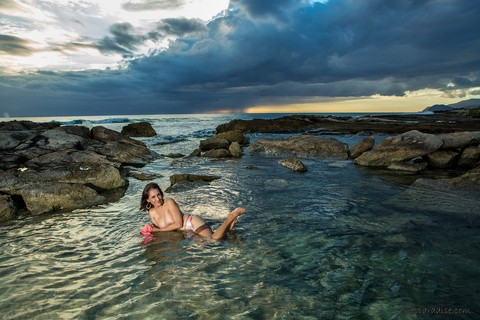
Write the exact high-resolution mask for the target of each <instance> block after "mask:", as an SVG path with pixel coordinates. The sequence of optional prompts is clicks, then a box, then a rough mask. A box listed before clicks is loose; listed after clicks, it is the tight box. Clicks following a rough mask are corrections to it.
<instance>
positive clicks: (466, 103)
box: [422, 99, 480, 113]
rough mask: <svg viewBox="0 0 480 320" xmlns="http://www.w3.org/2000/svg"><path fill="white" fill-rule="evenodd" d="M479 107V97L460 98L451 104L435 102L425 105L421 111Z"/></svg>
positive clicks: (444, 110)
mask: <svg viewBox="0 0 480 320" xmlns="http://www.w3.org/2000/svg"><path fill="white" fill-rule="evenodd" d="M478 107H480V99H468V100H462V101H460V102H457V103H452V104H448V105H447V104H435V105H433V106H430V107H427V108H425V109H424V110H422V112H428V111H430V112H434V113H437V112H446V111H453V110H457V109H472V108H478Z"/></svg>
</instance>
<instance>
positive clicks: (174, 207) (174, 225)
mask: <svg viewBox="0 0 480 320" xmlns="http://www.w3.org/2000/svg"><path fill="white" fill-rule="evenodd" d="M164 205H165V206H166V209H167V210H166V213H167V214H168V215H169V216H170V218H171V220H172V222H171V223H170V224H169V225H168V226H165V227H163V228H154V231H174V230H178V229H181V228H182V227H183V213H182V211H180V208H179V207H178V204H177V203H176V202H175V200H173V199H166V200H165V204H164Z"/></svg>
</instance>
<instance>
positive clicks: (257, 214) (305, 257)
mask: <svg viewBox="0 0 480 320" xmlns="http://www.w3.org/2000/svg"><path fill="white" fill-rule="evenodd" d="M236 117H238V115H222V116H219V115H217V116H211V115H199V116H176V117H173V116H168V117H167V116H156V117H153V116H145V117H138V119H147V120H148V121H151V122H152V124H153V125H154V127H155V129H156V130H157V132H158V133H159V135H158V136H157V137H155V138H153V139H142V140H143V141H145V142H146V143H147V144H148V145H149V146H150V147H151V148H153V149H154V150H156V151H157V152H158V153H160V154H168V153H178V152H179V153H183V154H189V153H190V152H191V151H192V150H193V149H194V148H196V147H197V146H198V143H199V140H200V139H202V138H205V137H207V136H209V135H211V134H213V132H214V129H215V127H216V126H217V125H218V124H220V123H224V122H227V121H229V119H232V118H236ZM244 117H247V116H244ZM125 124H126V123H125V121H123V120H120V121H119V122H113V123H110V122H107V123H106V124H102V125H105V126H108V127H111V128H113V129H117V130H119V129H121V127H122V126H123V125H125ZM91 125H96V124H95V123H93V124H92V123H91ZM260 137H268V135H260V134H257V135H253V136H252V137H251V139H252V141H253V140H254V139H257V138H260ZM337 138H338V139H340V140H342V141H344V142H347V143H349V144H350V145H353V144H354V143H355V142H357V141H359V140H360V139H361V138H362V137H357V136H341V137H337ZM277 160H278V158H274V157H268V156H261V155H251V154H250V153H248V152H246V153H245V155H244V157H243V158H242V159H240V160H225V161H224V160H221V161H219V160H211V159H203V158H195V159H181V160H174V159H171V158H168V157H162V158H160V159H158V160H157V161H155V162H154V163H152V164H149V165H147V166H146V167H144V168H142V169H141V171H142V172H145V173H156V174H160V175H161V177H159V178H158V179H156V180H155V181H156V182H158V183H159V184H160V185H161V186H163V187H164V188H166V187H168V186H169V177H170V175H172V174H173V173H180V172H185V173H204V174H213V175H219V176H221V177H222V178H221V179H219V180H216V181H213V182H211V183H210V184H205V185H199V186H196V187H195V188H192V189H185V190H179V191H176V192H173V193H169V194H167V196H169V197H173V198H175V200H176V201H177V202H178V203H179V205H180V207H181V208H182V210H183V211H184V212H185V213H192V214H198V215H201V216H203V217H204V218H205V219H206V220H207V221H209V222H210V223H211V224H212V225H213V226H214V228H215V227H216V226H218V225H219V224H220V223H221V221H222V219H224V217H225V216H226V215H227V214H228V212H229V211H230V210H231V209H233V208H234V207H237V206H244V207H246V208H247V210H248V214H247V215H244V216H242V217H241V218H240V222H239V223H238V224H237V227H236V233H235V234H234V235H231V236H229V238H228V239H227V240H224V241H219V242H208V241H202V240H200V239H197V238H195V237H191V236H185V235H184V234H183V233H179V232H169V233H163V234H158V235H156V236H157V238H156V239H155V240H154V241H153V242H151V243H149V244H148V245H147V246H144V247H142V246H141V242H142V241H143V238H142V237H141V236H140V234H139V228H140V227H141V226H143V224H144V223H146V222H147V221H148V219H147V215H146V214H145V213H142V212H140V211H139V210H138V207H139V197H140V194H141V191H142V189H143V187H144V185H145V183H146V182H145V181H138V180H136V179H134V178H130V185H129V188H128V190H127V192H126V195H125V196H124V197H123V198H122V199H121V200H120V201H118V202H116V203H111V204H107V205H103V206H99V207H95V208H91V209H85V210H76V211H74V212H71V213H62V214H51V215H43V216H38V217H25V218H23V219H21V220H18V221H16V222H14V223H12V224H8V225H3V226H1V227H0V248H1V252H0V279H1V282H0V310H1V316H0V318H2V319H72V318H75V319H186V318H193V319H299V318H300V319H429V318H431V317H432V314H428V313H425V312H435V310H432V308H437V309H436V310H437V311H438V310H440V311H443V312H448V310H445V308H452V309H453V308H458V310H454V311H455V312H456V313H455V314H454V315H450V316H454V317H455V318H456V319H474V318H478V317H480V303H479V302H478V301H479V299H478V297H479V295H480V286H479V284H478V280H479V279H480V254H479V253H480V252H479V249H478V248H480V233H479V232H478V231H479V227H480V223H479V222H480V219H479V212H478V207H479V200H478V198H477V195H470V194H450V193H445V192H440V191H431V190H427V189H421V188H411V187H410V184H411V182H412V181H413V178H412V177H411V176H403V177H402V176H400V177H399V176H393V175H389V174H388V173H384V172H377V171H371V170H366V169H362V168H359V167H356V166H355V165H353V163H352V162H351V161H315V160H305V161H304V163H305V164H306V166H307V167H308V169H309V171H308V172H307V173H304V174H298V173H293V172H290V171H289V170H286V169H284V168H281V167H279V166H278V165H277V164H276V162H277ZM172 162H173V163H172ZM247 165H254V166H255V167H256V169H253V170H251V169H250V170H249V169H246V166H247ZM413 308H415V309H413ZM419 308H428V309H419ZM438 308H442V309H438ZM462 312H469V313H462Z"/></svg>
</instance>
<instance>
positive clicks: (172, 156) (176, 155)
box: [163, 153, 185, 159]
mask: <svg viewBox="0 0 480 320" xmlns="http://www.w3.org/2000/svg"><path fill="white" fill-rule="evenodd" d="M163 156H164V157H167V158H172V159H178V158H183V157H185V155H184V154H182V153H169V154H164V155H163Z"/></svg>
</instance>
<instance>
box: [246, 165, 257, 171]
mask: <svg viewBox="0 0 480 320" xmlns="http://www.w3.org/2000/svg"><path fill="white" fill-rule="evenodd" d="M245 169H248V170H255V169H257V167H255V166H254V165H253V164H249V165H248V166H246V167H245Z"/></svg>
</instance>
